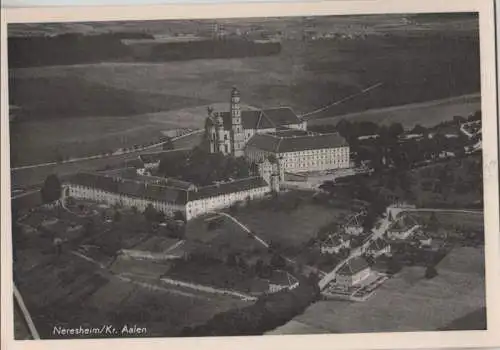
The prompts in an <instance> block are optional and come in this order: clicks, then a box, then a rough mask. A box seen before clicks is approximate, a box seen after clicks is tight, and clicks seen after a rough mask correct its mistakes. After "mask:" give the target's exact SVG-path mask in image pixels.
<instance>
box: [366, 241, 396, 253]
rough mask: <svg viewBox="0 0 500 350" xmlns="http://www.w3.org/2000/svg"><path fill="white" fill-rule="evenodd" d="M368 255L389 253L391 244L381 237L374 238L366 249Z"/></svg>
mask: <svg viewBox="0 0 500 350" xmlns="http://www.w3.org/2000/svg"><path fill="white" fill-rule="evenodd" d="M365 253H366V254H367V255H369V256H371V257H373V258H378V257H379V256H381V255H386V256H387V255H389V254H390V253H391V246H390V244H389V243H387V242H386V241H385V240H383V239H381V238H379V239H376V240H374V241H373V242H372V243H371V244H370V245H369V246H368V247H367V249H366V252H365Z"/></svg>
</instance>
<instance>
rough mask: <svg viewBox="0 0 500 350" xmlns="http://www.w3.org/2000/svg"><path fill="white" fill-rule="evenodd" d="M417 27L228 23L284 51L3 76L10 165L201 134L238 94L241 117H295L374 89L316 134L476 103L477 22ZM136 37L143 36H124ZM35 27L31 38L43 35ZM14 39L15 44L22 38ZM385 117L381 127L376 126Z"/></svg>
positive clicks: (328, 21)
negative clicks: (276, 113)
mask: <svg viewBox="0 0 500 350" xmlns="http://www.w3.org/2000/svg"><path fill="white" fill-rule="evenodd" d="M309 21H311V20H307V21H306V22H309ZM415 21H416V22H415V23H413V24H411V25H410V24H408V25H405V24H402V21H401V17H400V16H374V17H367V16H364V17H358V18H356V17H340V18H336V17H323V18H317V19H314V20H312V22H314V25H315V27H316V28H317V30H323V31H330V32H337V33H346V34H348V35H350V34H356V35H357V34H359V33H363V35H365V36H361V37H359V38H355V39H345V40H340V39H339V40H326V41H302V38H301V34H300V33H302V30H303V28H304V22H303V21H302V20H300V19H286V20H283V21H276V20H272V19H271V20H269V21H262V20H258V19H255V20H249V21H238V22H234V21H233V22H231V21H225V22H227V23H226V27H227V28H236V27H240V28H247V27H251V26H255V25H256V24H255V23H258V25H259V26H263V28H269V30H281V31H286V34H287V39H286V40H283V41H282V46H283V49H282V51H281V53H280V54H279V55H275V56H269V57H253V58H237V59H200V60H191V61H178V62H165V63H163V62H160V63H149V62H133V63H120V62H103V63H98V64H76V65H68V66H47V67H36V68H22V69H11V70H10V76H9V79H10V93H9V97H10V103H11V104H13V105H15V106H17V107H19V108H20V109H18V110H17V112H16V113H18V118H19V120H18V121H16V123H14V124H13V127H12V130H11V142H12V160H13V161H12V164H14V165H20V164H33V163H40V162H42V161H44V160H51V159H53V158H54V154H55V151H56V150H58V149H59V150H60V151H61V152H66V153H67V154H70V155H82V154H90V153H95V152H96V151H99V150H101V149H109V148H119V146H121V145H123V144H126V143H130V145H129V146H132V145H133V144H134V143H144V142H146V141H150V140H151V138H154V137H156V136H157V134H158V132H161V131H162V130H167V129H170V128H175V127H191V128H199V127H202V126H203V120H204V117H205V116H206V107H207V106H208V105H213V106H214V107H215V108H216V110H221V109H224V110H225V109H227V102H228V97H229V96H228V93H229V90H230V89H231V87H232V86H234V85H236V86H238V88H239V89H240V90H241V93H242V103H244V104H246V105H248V106H252V107H258V108H267V107H276V106H281V105H285V106H290V107H292V108H293V109H294V110H295V111H296V112H297V113H298V114H303V113H307V112H310V111H312V110H315V109H317V108H319V107H323V106H325V105H327V104H330V103H332V102H334V101H338V100H341V99H343V98H344V97H346V96H349V95H352V94H354V93H358V92H359V91H360V90H362V89H364V88H366V87H367V86H371V85H373V84H376V83H378V82H382V83H383V85H382V86H381V87H380V88H378V89H375V90H373V91H371V92H370V93H368V94H365V95H363V96H360V97H358V98H355V99H353V100H350V101H347V102H346V103H343V104H340V105H337V106H336V107H334V108H331V109H329V110H328V111H326V112H325V113H319V114H315V115H314V117H315V118H323V117H325V118H328V119H322V121H318V122H326V121H328V122H330V120H331V119H329V118H331V117H334V116H339V115H346V114H350V113H354V112H364V111H368V110H372V109H377V108H384V107H389V106H400V105H406V104H409V103H416V102H423V101H430V100H437V99H443V98H450V97H453V96H461V95H465V94H477V92H478V91H479V51H478V42H477V22H476V20H475V19H473V18H470V19H468V20H465V19H462V20H461V21H458V20H457V19H453V18H448V19H439V20H438V19H436V18H433V19H432V18H431V19H429V20H426V19H423V18H417V19H415ZM247 22H248V23H247ZM254 22H255V23H254ZM200 23H201V22H196V21H195V22H193V23H181V22H170V23H169V24H167V25H163V26H162V25H160V24H159V22H155V23H150V24H145V23H142V25H145V26H146V27H147V26H150V27H151V28H154V30H153V32H158V31H162V30H167V31H171V30H188V31H190V30H195V29H197V28H199V27H200V26H203V25H202V24H200ZM205 24H206V23H205ZM137 25H141V24H140V23H135V24H134V25H131V26H129V27H128V29H127V30H134V28H136V26H137ZM36 27H37V26H36V25H35V26H30V27H29V28H28V30H29V31H37V30H38V29H40V28H38V29H36ZM59 27H61V28H59ZM94 27H95V30H97V31H98V32H102V30H104V29H103V28H105V27H106V24H102V25H100V24H99V25H97V24H95V25H92V24H88V23H87V24H84V25H78V24H74V25H60V26H58V25H47V28H46V30H48V31H49V32H52V31H56V32H57V31H58V30H61V31H63V32H64V31H66V30H68V29H69V28H73V29H76V30H77V31H81V30H83V31H84V32H86V31H89V30H92V29H93V28H94ZM108 27H109V28H111V29H114V30H116V29H119V28H122V29H123V28H124V27H127V26H125V25H124V24H118V23H114V24H109V25H108ZM174 27H175V28H180V29H172V28H174ZM12 28H13V29H12V30H13V33H14V32H16V33H17V34H19V33H20V32H21V31H22V30H21V29H20V28H18V27H12ZM169 28H170V29H169ZM189 28H190V29H189ZM9 29H10V28H9ZM42 29H43V26H42ZM42 29H40V30H42ZM136 29H137V28H136ZM444 29H446V30H444ZM42 31H43V30H42ZM358 32H359V33H358ZM457 38H459V39H460V40H457ZM477 105H478V97H477V96H476V97H471V98H469V97H464V98H459V99H458V100H455V101H453V102H445V103H441V102H440V103H438V104H437V105H435V104H431V105H430V106H427V107H425V106H423V107H418V108H414V107H411V108H409V110H410V111H408V108H407V107H404V108H396V109H393V110H392V111H387V110H386V111H380V110H379V111H378V112H373V113H372V112H368V113H367V114H364V115H363V116H362V117H360V116H358V117H356V116H352V118H368V117H369V118H374V119H375V120H378V121H381V122H387V121H388V120H389V119H390V120H397V121H404V124H405V125H410V124H413V123H415V122H416V121H415V120H418V122H420V123H422V124H429V123H431V122H432V120H437V121H438V119H439V120H442V119H443V118H451V117H453V115H454V114H457V113H460V114H465V113H467V112H468V111H469V110H471V109H476V108H477ZM386 113H388V115H389V116H387V117H386V116H383V115H385V114H386ZM415 116H417V118H416V119H415ZM54 119H56V120H54ZM408 119H412V121H411V122H408V121H407V120H408ZM313 123H316V121H315V122H313ZM27 139H30V142H26V140H27Z"/></svg>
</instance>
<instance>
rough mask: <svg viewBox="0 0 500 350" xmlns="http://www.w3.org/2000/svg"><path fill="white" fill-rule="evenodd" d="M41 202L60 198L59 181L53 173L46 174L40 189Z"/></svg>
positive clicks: (60, 187)
mask: <svg viewBox="0 0 500 350" xmlns="http://www.w3.org/2000/svg"><path fill="white" fill-rule="evenodd" d="M40 194H41V196H42V201H43V203H52V202H54V201H57V200H59V199H60V198H61V195H62V186H61V181H60V180H59V178H58V177H57V175H55V174H51V175H49V176H47V178H46V179H45V181H44V183H43V186H42V189H41V191H40Z"/></svg>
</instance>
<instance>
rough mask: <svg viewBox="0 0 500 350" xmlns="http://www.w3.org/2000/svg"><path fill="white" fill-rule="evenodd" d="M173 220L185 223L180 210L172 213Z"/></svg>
mask: <svg viewBox="0 0 500 350" xmlns="http://www.w3.org/2000/svg"><path fill="white" fill-rule="evenodd" d="M174 220H180V221H184V222H186V218H185V217H184V214H183V213H182V212H181V211H180V210H177V211H176V212H175V213H174Z"/></svg>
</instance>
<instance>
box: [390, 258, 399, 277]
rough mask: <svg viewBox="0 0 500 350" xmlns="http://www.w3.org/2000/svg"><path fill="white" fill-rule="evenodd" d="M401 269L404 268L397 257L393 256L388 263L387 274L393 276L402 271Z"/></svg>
mask: <svg viewBox="0 0 500 350" xmlns="http://www.w3.org/2000/svg"><path fill="white" fill-rule="evenodd" d="M401 269H402V266H401V263H400V262H399V260H398V259H397V258H396V257H394V256H392V257H391V258H390V259H389V261H388V266H387V272H388V273H389V274H391V275H394V274H396V273H398V272H399V271H401Z"/></svg>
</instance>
